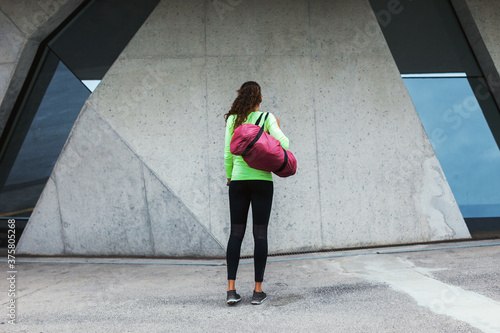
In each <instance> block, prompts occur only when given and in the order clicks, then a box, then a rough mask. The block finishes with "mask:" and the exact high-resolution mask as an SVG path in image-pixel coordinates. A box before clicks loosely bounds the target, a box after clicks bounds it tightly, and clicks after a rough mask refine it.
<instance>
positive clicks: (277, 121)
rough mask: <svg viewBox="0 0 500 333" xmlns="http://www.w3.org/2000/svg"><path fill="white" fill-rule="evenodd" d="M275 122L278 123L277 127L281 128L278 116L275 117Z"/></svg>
mask: <svg viewBox="0 0 500 333" xmlns="http://www.w3.org/2000/svg"><path fill="white" fill-rule="evenodd" d="M276 123H277V124H278V127H279V128H281V126H280V120H279V119H278V118H276Z"/></svg>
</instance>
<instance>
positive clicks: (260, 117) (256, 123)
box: [255, 112, 267, 126]
mask: <svg viewBox="0 0 500 333" xmlns="http://www.w3.org/2000/svg"><path fill="white" fill-rule="evenodd" d="M263 115H264V112H262V113H261V114H260V116H259V118H258V119H257V121H256V122H255V125H257V126H259V122H260V120H261V119H262V116H263ZM266 117H267V116H266ZM265 122H266V121H265V120H264V123H265Z"/></svg>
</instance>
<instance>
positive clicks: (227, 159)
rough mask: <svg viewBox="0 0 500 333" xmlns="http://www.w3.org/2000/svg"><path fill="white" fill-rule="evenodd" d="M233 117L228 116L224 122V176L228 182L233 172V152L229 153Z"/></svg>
mask: <svg viewBox="0 0 500 333" xmlns="http://www.w3.org/2000/svg"><path fill="white" fill-rule="evenodd" d="M232 122H233V117H231V116H230V117H229V119H228V120H227V124H226V136H225V140H224V166H225V168H226V178H227V179H228V184H229V181H230V179H231V176H232V174H233V154H232V153H231V148H230V145H231V138H232V137H233V126H232Z"/></svg>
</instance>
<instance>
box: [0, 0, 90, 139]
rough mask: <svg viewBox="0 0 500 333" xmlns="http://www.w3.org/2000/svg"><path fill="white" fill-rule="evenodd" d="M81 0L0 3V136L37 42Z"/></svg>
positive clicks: (5, 0) (59, 22)
mask: <svg viewBox="0 0 500 333" xmlns="http://www.w3.org/2000/svg"><path fill="white" fill-rule="evenodd" d="M82 2H83V0H71V1H70V0H48V1H37V0H20V1H10V0H0V134H1V133H2V132H3V130H4V127H5V124H6V122H7V119H8V118H9V116H10V112H11V111H12V107H13V106H14V103H15V101H16V99H17V96H18V94H19V91H20V90H21V87H22V85H23V83H24V80H25V78H26V75H27V74H28V71H29V69H30V66H31V63H32V62H33V59H34V57H35V54H36V51H37V48H38V46H39V44H40V42H41V41H42V40H43V39H45V38H46V37H47V36H48V35H49V34H50V33H51V32H52V31H53V30H54V29H55V28H57V26H58V25H60V24H61V23H62V22H63V21H64V19H66V18H67V17H68V16H69V15H70V14H71V13H72V12H73V11H74V10H75V9H76V8H77V7H78V6H79V5H80V4H81V3H82Z"/></svg>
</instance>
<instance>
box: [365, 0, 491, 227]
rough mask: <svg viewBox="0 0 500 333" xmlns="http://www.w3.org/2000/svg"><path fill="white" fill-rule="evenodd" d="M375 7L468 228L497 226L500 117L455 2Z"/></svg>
mask: <svg viewBox="0 0 500 333" xmlns="http://www.w3.org/2000/svg"><path fill="white" fill-rule="evenodd" d="M370 3H371V5H372V8H373V10H374V12H375V15H376V17H377V19H378V22H379V25H380V27H381V29H382V32H383V33H384V37H385V39H386V40H387V44H388V46H389V48H390V50H391V53H392V55H393V57H394V60H395V62H396V64H397V66H398V68H399V71H400V72H401V74H402V77H403V80H404V82H405V84H406V87H407V88H408V91H409V93H410V96H411V98H412V101H413V104H414V105H415V108H416V110H417V112H418V114H419V116H420V120H421V121H422V124H423V126H424V128H425V131H426V132H427V135H428V137H429V139H430V141H431V144H432V147H433V148H434V151H435V152H436V156H437V158H438V159H439V161H440V163H441V166H442V168H443V172H444V173H445V176H446V178H447V180H448V183H449V184H450V187H451V189H452V191H453V194H454V196H455V199H456V200H457V203H458V205H459V207H460V210H461V212H462V215H463V216H464V218H465V220H466V223H467V225H468V227H469V230H470V231H473V230H479V229H477V226H478V225H479V224H481V225H482V227H481V228H483V227H484V228H486V229H490V230H495V229H500V191H499V190H498V189H499V188H500V172H498V170H500V151H499V143H500V112H499V110H498V107H497V105H496V104H495V101H494V100H493V98H492V97H491V94H490V92H489V90H488V88H487V86H486V84H484V82H485V80H484V76H483V73H482V71H481V69H480V67H479V65H478V63H477V61H476V58H475V55H474V54H473V52H472V49H471V48H470V46H469V43H468V41H467V39H466V37H465V35H464V33H463V30H462V27H461V25H460V22H459V20H458V18H457V16H456V14H455V12H454V9H453V6H452V4H451V3H450V1H449V0H442V1H434V0H419V1H387V0H370ZM481 219H482V220H481ZM486 222H487V223H486Z"/></svg>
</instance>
